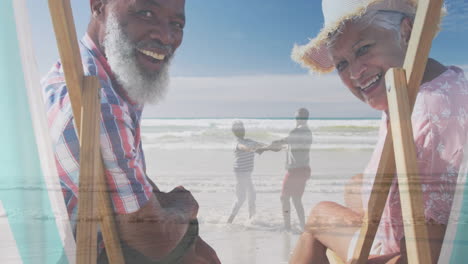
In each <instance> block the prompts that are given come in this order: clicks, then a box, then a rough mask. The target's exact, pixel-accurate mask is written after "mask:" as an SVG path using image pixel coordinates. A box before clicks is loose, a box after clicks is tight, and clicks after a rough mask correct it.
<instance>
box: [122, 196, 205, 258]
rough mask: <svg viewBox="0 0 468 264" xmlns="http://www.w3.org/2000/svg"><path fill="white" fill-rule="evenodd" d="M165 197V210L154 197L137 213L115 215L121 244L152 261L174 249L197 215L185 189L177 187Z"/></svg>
mask: <svg viewBox="0 0 468 264" xmlns="http://www.w3.org/2000/svg"><path fill="white" fill-rule="evenodd" d="M166 195H167V197H166V198H165V200H164V203H166V204H167V207H163V206H162V205H161V203H160V202H159V200H158V199H157V198H156V195H153V196H152V197H151V198H150V200H149V201H148V202H147V203H146V204H145V205H144V206H143V207H141V208H140V209H139V210H138V211H137V212H135V213H131V214H117V215H116V222H117V227H118V230H119V234H120V236H121V239H122V241H124V242H125V243H126V244H128V246H130V247H131V248H133V249H135V250H137V251H139V252H140V253H142V254H143V255H145V256H147V257H149V258H151V259H154V260H158V259H161V258H163V257H164V256H166V255H167V254H168V253H169V252H170V251H171V250H172V249H174V248H175V247H176V246H177V244H178V243H179V242H180V240H181V239H182V237H183V236H184V234H185V232H186V231H187V229H188V225H189V221H190V220H193V219H195V218H196V215H197V212H198V204H197V202H196V201H195V199H194V198H193V196H192V195H191V194H190V192H188V191H186V190H185V189H183V188H181V187H179V188H176V189H175V190H174V191H172V192H171V193H169V194H166Z"/></svg>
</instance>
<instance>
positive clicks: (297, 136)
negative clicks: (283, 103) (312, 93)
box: [258, 108, 312, 230]
mask: <svg viewBox="0 0 468 264" xmlns="http://www.w3.org/2000/svg"><path fill="white" fill-rule="evenodd" d="M308 119H309V111H308V110H307V109H305V108H300V109H298V110H297V111H296V127H295V128H294V129H293V130H291V131H290V132H289V135H288V136H287V137H285V138H283V139H280V140H275V141H273V142H272V143H271V144H270V145H269V146H267V147H265V148H261V149H259V150H258V152H260V153H261V152H263V151H266V150H271V151H280V150H281V149H283V147H286V149H287V152H286V169H287V173H286V176H285V177H284V180H283V188H282V190H281V203H282V209H283V219H284V228H285V229H286V230H291V202H290V200H291V198H292V201H293V204H294V207H295V208H296V212H297V217H298V218H299V225H300V227H301V229H302V230H303V229H304V226H305V216H304V206H303V205H302V195H303V194H304V189H305V186H306V182H307V180H308V179H309V178H310V165H309V152H310V145H311V144H312V132H311V131H310V129H309V127H308V126H307V120H308Z"/></svg>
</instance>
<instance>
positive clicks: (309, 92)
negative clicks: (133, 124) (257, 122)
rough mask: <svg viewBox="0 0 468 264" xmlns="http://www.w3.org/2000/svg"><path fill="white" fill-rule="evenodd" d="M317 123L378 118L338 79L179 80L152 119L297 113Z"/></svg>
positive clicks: (150, 109)
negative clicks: (310, 115) (302, 109)
mask: <svg viewBox="0 0 468 264" xmlns="http://www.w3.org/2000/svg"><path fill="white" fill-rule="evenodd" d="M302 106H304V107H308V108H309V109H311V112H313V113H314V116H318V117H348V116H359V117H361V116H376V115H378V114H376V111H373V110H372V109H370V108H369V107H368V106H367V105H365V104H364V103H362V102H360V101H359V100H358V99H356V98H355V97H354V96H353V95H352V94H351V93H350V92H349V91H348V90H347V88H345V87H344V85H343V84H342V83H341V80H340V79H339V77H338V76H337V75H336V74H329V75H323V76H317V75H307V74H302V75H247V76H229V77H174V78H173V79H172V81H171V87H170V89H169V93H168V96H167V98H166V100H164V101H163V102H162V103H161V104H160V105H157V106H150V107H147V108H146V111H145V116H147V117H149V116H151V117H162V116H167V117H196V116H198V117H226V116H255V117H266V116H276V117H278V116H281V117H287V116H290V115H291V113H293V112H294V111H295V109H297V108H298V107H302Z"/></svg>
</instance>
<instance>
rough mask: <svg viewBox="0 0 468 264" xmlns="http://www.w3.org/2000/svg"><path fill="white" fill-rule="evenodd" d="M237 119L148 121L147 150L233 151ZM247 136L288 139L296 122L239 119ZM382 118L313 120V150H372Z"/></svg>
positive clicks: (144, 133)
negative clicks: (234, 128) (233, 126)
mask: <svg viewBox="0 0 468 264" xmlns="http://www.w3.org/2000/svg"><path fill="white" fill-rule="evenodd" d="M234 120H237V119H229V118H225V119H144V120H143V121H142V138H143V144H144V146H145V148H158V149H198V150H200V149H210V150H222V149H231V148H232V144H233V143H234V142H235V139H234V137H233V135H232V132H231V125H232V122H233V121H234ZM239 120H242V121H243V123H244V126H245V129H246V137H248V138H252V139H254V140H257V141H260V142H265V143H268V142H271V141H272V140H275V139H279V138H282V137H285V136H287V134H288V132H289V131H290V130H291V129H292V128H294V126H295V120H294V119H239ZM379 122H380V120H378V119H311V120H309V127H310V128H311V130H312V132H313V140H314V144H313V145H312V149H337V150H344V149H372V148H373V147H374V145H375V143H376V141H377V135H378V126H379Z"/></svg>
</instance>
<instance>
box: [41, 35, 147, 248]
mask: <svg viewBox="0 0 468 264" xmlns="http://www.w3.org/2000/svg"><path fill="white" fill-rule="evenodd" d="M80 52H81V57H82V60H83V67H84V73H85V75H89V76H98V77H99V80H100V83H101V86H102V88H101V89H100V94H101V99H100V100H101V122H100V126H101V134H100V142H101V153H102V157H103V161H104V166H105V171H106V178H107V184H108V190H109V191H110V192H111V198H112V203H113V205H114V210H115V212H116V213H118V214H129V213H133V212H135V211H137V210H138V209H140V208H141V207H142V206H143V205H145V204H146V202H147V201H148V200H149V198H150V197H151V195H152V191H153V188H152V186H151V184H150V183H149V182H148V180H147V176H146V172H145V171H146V165H145V157H144V154H143V149H142V145H141V144H142V143H141V136H140V122H141V114H142V110H143V108H142V106H141V105H137V104H135V103H133V102H132V101H131V100H130V99H129V98H128V97H127V95H126V93H125V91H124V90H123V89H122V88H121V87H120V86H119V85H118V84H117V82H116V80H115V78H114V76H113V74H112V71H111V70H110V67H109V65H108V63H107V60H106V58H105V57H104V56H103V55H102V53H101V52H100V51H99V49H98V48H97V47H96V45H95V44H94V43H93V41H92V40H91V38H90V37H89V36H88V35H85V36H84V37H83V39H82V40H81V42H80ZM42 87H43V92H44V100H45V104H46V108H47V118H48V125H49V128H50V132H51V135H52V142H53V148H54V152H55V160H56V164H57V168H58V172H59V176H60V183H61V187H62V191H63V195H64V197H65V202H66V204H67V209H68V214H69V217H70V221H71V224H72V227H73V230H74V232H75V233H76V219H77V203H78V175H79V164H80V163H79V140H78V137H77V135H76V132H75V127H74V119H73V113H72V108H71V104H70V99H69V97H68V93H67V87H66V84H65V79H64V74H63V69H62V66H61V63H60V61H59V62H57V63H56V64H55V65H54V66H53V67H52V69H51V70H50V72H49V73H48V74H47V75H46V76H45V77H44V78H43V80H42ZM99 237H100V236H99ZM99 242H102V240H101V239H100V241H99ZM100 245H101V246H102V243H100Z"/></svg>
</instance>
